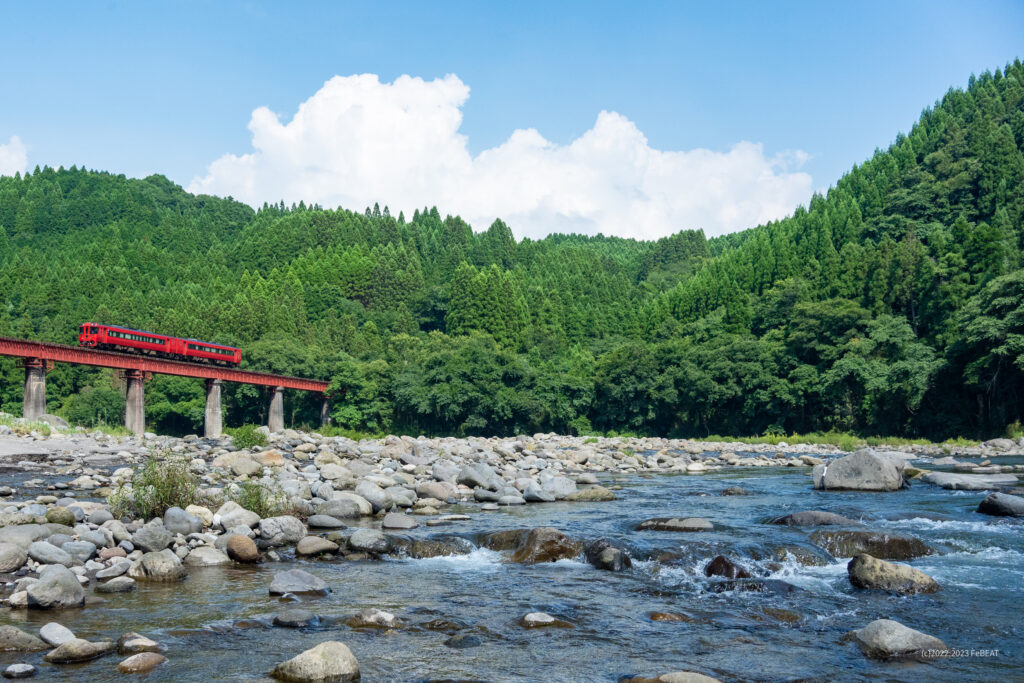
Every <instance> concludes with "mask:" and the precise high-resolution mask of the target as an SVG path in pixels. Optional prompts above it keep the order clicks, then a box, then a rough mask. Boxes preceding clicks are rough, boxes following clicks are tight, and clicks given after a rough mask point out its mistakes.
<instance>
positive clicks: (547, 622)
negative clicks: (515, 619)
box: [519, 612, 576, 628]
mask: <svg viewBox="0 0 1024 683" xmlns="http://www.w3.org/2000/svg"><path fill="white" fill-rule="evenodd" d="M519 625H520V626H522V627H523V628H576V627H575V626H573V625H572V624H570V623H569V622H568V621H564V620H562V619H556V618H555V617H553V616H551V615H550V614H548V613H547V612H530V613H529V614H526V615H524V616H523V618H522V619H520V620H519Z"/></svg>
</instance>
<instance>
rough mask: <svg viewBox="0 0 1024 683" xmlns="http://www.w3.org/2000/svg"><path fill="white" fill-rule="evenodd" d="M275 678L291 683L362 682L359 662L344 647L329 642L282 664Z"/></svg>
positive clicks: (276, 668) (275, 668)
mask: <svg viewBox="0 0 1024 683" xmlns="http://www.w3.org/2000/svg"><path fill="white" fill-rule="evenodd" d="M270 675H271V676H273V677H274V678H276V679H278V680H280V681H287V682H289V683H316V682H320V681H337V682H344V683H347V682H349V681H358V680H359V662H357V661H356V658H355V656H354V655H353V654H352V652H351V651H350V650H349V649H348V647H347V646H346V645H345V644H344V643H339V642H338V641H334V640H329V641H327V642H325V643H320V644H319V645H317V646H316V647H314V648H312V649H309V650H306V651H305V652H303V653H302V654H300V655H298V656H296V657H293V658H292V659H289V660H288V661H287V662H284V663H282V664H278V665H277V666H276V667H274V670H273V671H272V672H271V673H270Z"/></svg>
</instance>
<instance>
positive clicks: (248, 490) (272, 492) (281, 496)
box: [227, 481, 295, 517]
mask: <svg viewBox="0 0 1024 683" xmlns="http://www.w3.org/2000/svg"><path fill="white" fill-rule="evenodd" d="M227 497H228V500H233V501H235V502H236V503H238V504H239V505H241V506H242V507H244V508H245V509H246V510H251V511H252V512H255V513H256V514H257V515H259V516H260V517H278V516H280V515H285V514H291V515H295V511H294V510H293V509H292V505H291V503H290V502H289V500H288V496H287V495H285V493H284V491H282V490H281V488H280V487H279V486H277V485H276V484H269V483H265V482H259V481H245V482H242V483H241V484H238V485H237V487H232V490H231V491H229V492H228V495H227Z"/></svg>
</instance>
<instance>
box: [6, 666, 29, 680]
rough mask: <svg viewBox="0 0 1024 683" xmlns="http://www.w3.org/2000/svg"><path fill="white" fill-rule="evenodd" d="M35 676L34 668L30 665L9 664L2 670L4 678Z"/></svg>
mask: <svg viewBox="0 0 1024 683" xmlns="http://www.w3.org/2000/svg"><path fill="white" fill-rule="evenodd" d="M35 675H36V668H35V667H34V666H32V665H31V664H11V665H10V666H9V667H7V668H6V669H4V673H3V676H4V678H31V677H33V676H35Z"/></svg>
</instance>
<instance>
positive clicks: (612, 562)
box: [586, 538, 633, 572]
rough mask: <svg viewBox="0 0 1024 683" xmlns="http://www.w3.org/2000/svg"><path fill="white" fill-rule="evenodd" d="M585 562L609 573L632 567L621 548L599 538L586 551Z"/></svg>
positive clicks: (630, 561)
mask: <svg viewBox="0 0 1024 683" xmlns="http://www.w3.org/2000/svg"><path fill="white" fill-rule="evenodd" d="M586 557H587V562H589V563H590V564H592V565H594V566H595V567H597V568H598V569H604V570H605V571H610V572H621V571H623V570H626V569H629V568H630V567H631V566H633V562H632V560H630V559H629V555H627V554H626V552H625V551H624V550H623V549H622V548H618V547H616V546H614V545H612V543H611V541H609V540H608V539H605V538H599V539H598V540H596V541H594V542H593V543H591V544H590V545H588V546H587V549H586Z"/></svg>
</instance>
